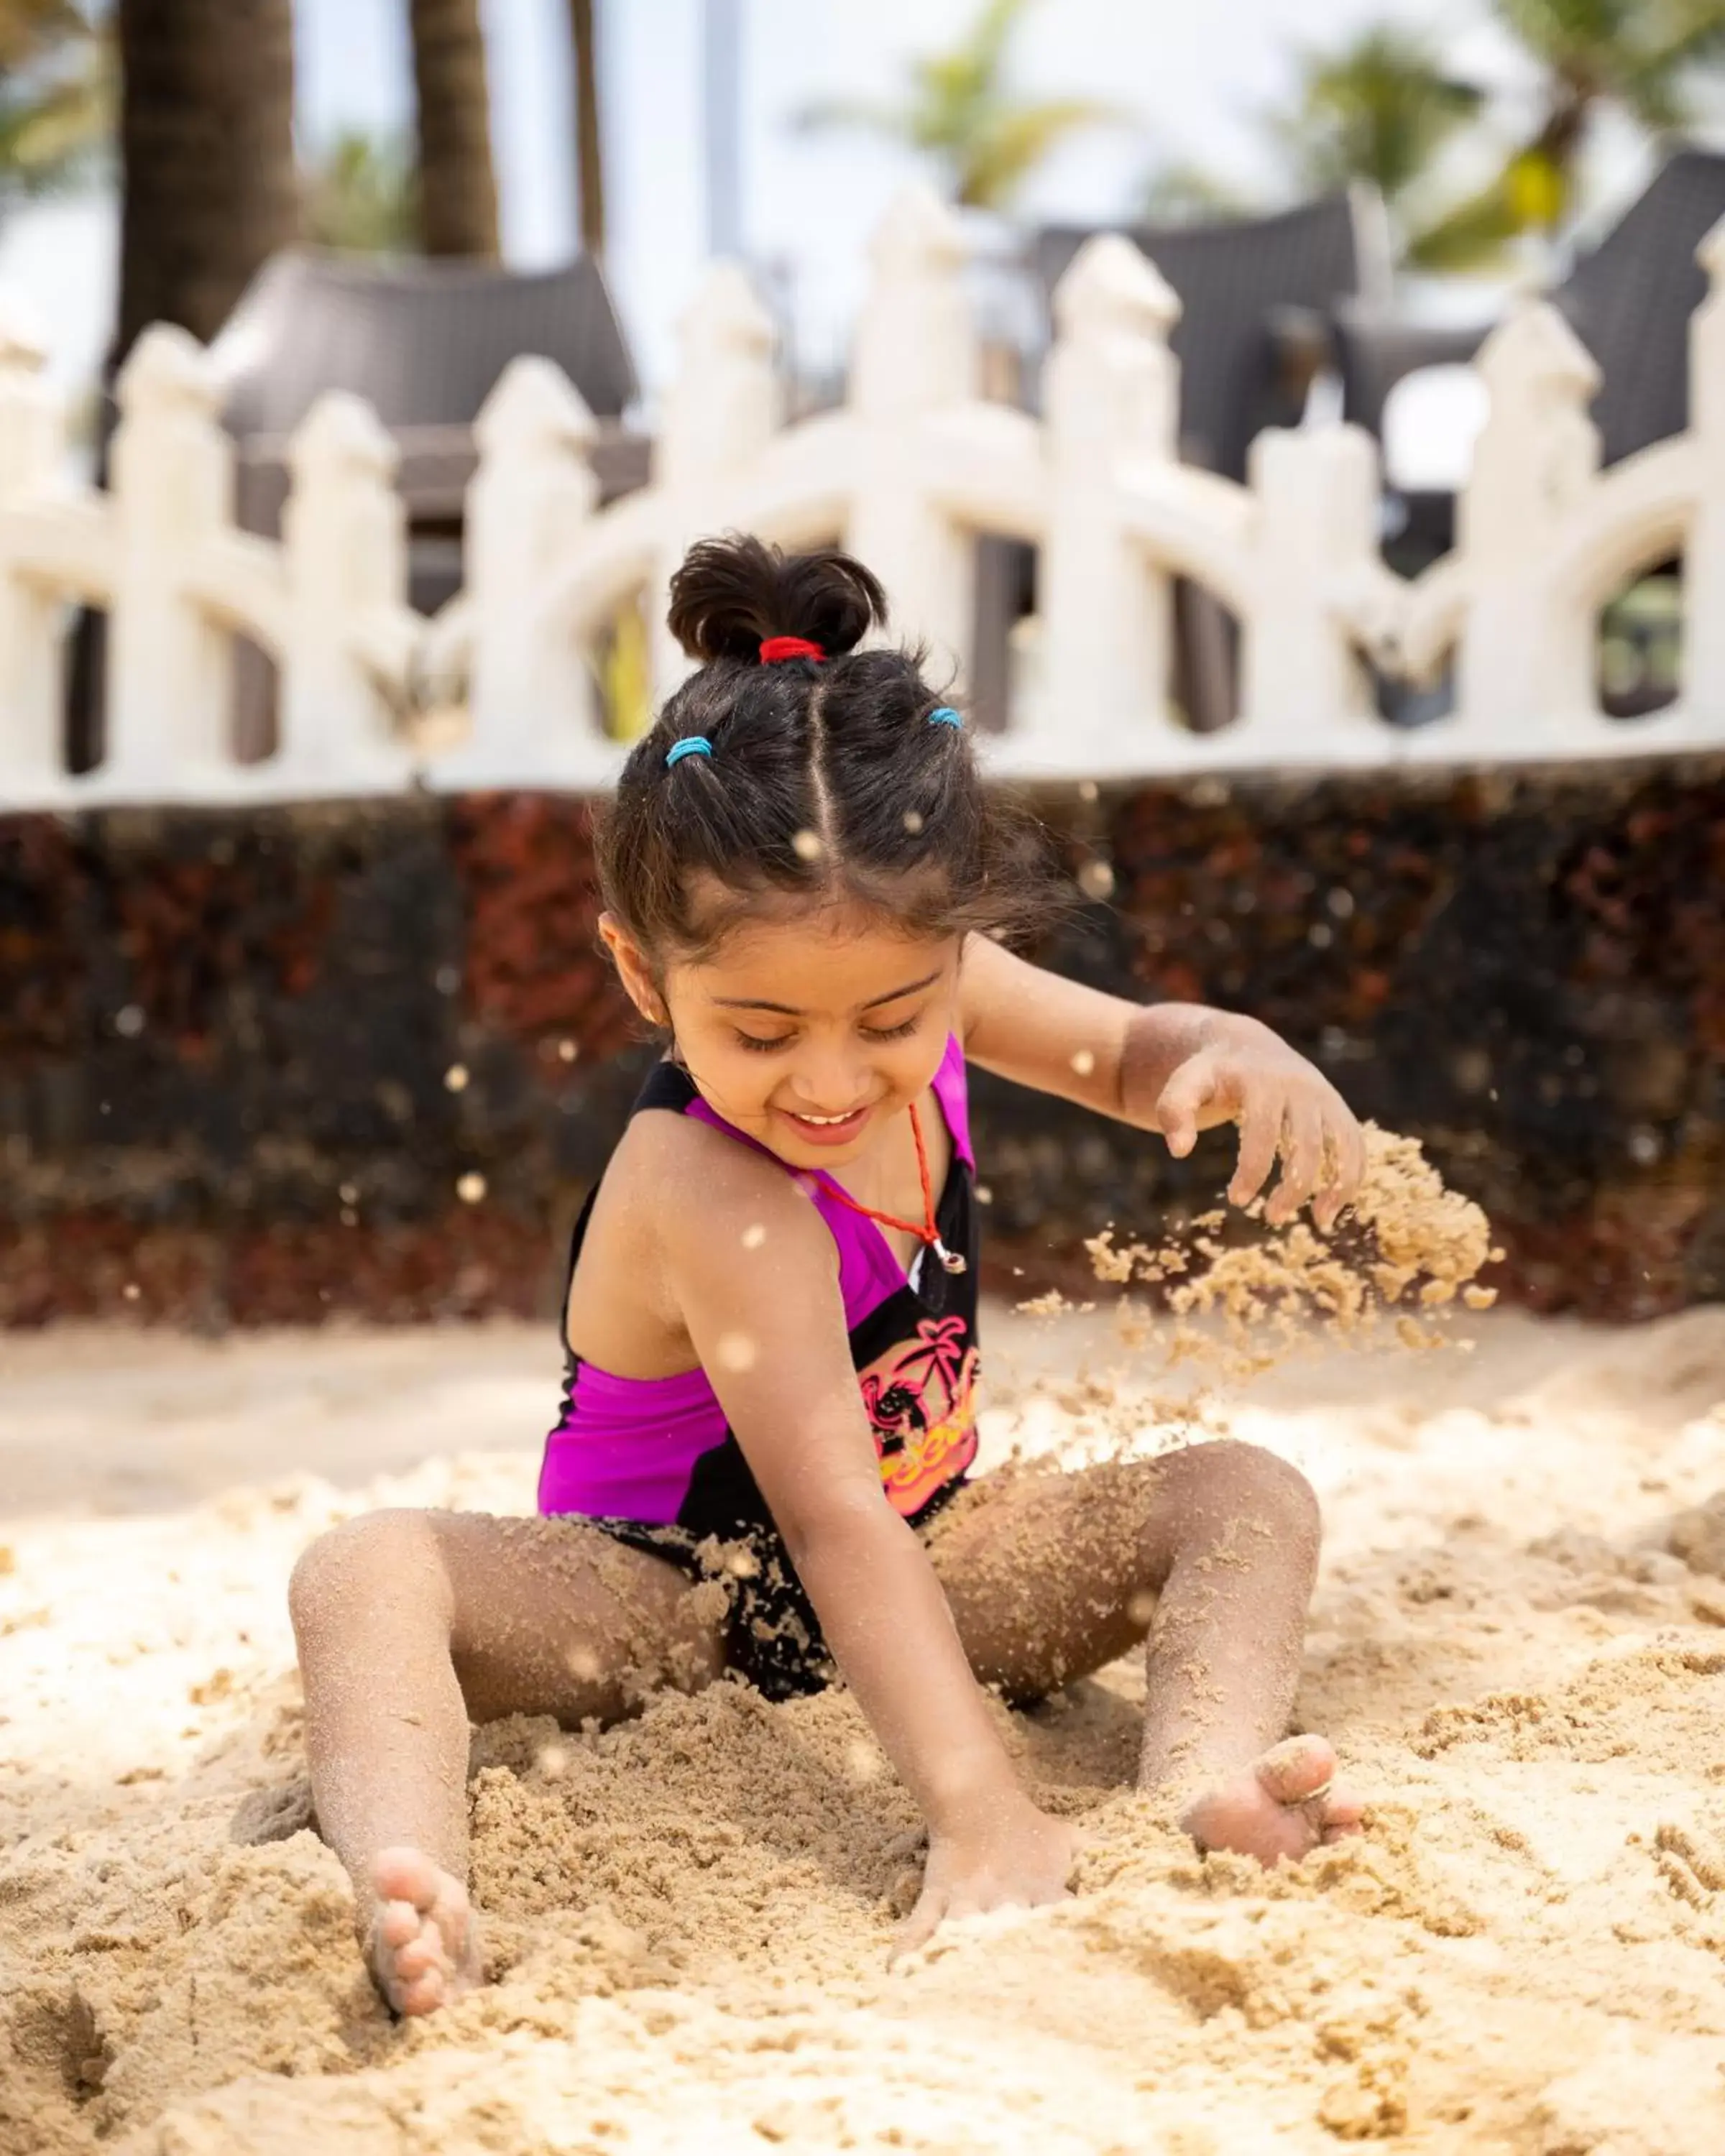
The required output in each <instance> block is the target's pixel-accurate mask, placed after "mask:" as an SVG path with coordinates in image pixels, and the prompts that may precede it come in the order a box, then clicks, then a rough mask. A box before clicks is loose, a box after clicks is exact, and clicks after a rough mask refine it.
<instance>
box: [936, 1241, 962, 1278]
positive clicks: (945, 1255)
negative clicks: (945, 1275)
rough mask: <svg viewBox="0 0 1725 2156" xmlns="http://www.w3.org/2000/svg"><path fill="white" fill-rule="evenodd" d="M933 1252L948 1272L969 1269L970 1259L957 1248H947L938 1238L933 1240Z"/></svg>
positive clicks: (960, 1271)
mask: <svg viewBox="0 0 1725 2156" xmlns="http://www.w3.org/2000/svg"><path fill="white" fill-rule="evenodd" d="M934 1254H935V1255H936V1257H937V1258H938V1259H939V1260H940V1261H941V1263H942V1265H944V1266H945V1267H946V1269H947V1271H948V1272H949V1273H968V1271H969V1270H970V1260H968V1258H966V1257H964V1256H963V1255H961V1254H960V1253H959V1252H958V1251H957V1250H948V1249H947V1246H946V1245H945V1244H944V1243H942V1242H941V1241H940V1240H938V1239H937V1240H936V1242H935V1245H934Z"/></svg>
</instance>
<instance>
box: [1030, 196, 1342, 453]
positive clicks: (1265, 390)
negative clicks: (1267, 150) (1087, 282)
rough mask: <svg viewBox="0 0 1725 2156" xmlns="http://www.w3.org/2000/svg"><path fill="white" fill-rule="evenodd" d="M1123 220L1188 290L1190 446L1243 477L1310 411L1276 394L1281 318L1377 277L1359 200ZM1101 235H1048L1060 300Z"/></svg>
mask: <svg viewBox="0 0 1725 2156" xmlns="http://www.w3.org/2000/svg"><path fill="white" fill-rule="evenodd" d="M1122 229H1124V230H1125V231H1126V234H1127V237H1128V238H1129V239H1132V240H1134V241H1135V242H1136V243H1137V245H1138V246H1139V247H1140V248H1142V249H1143V251H1144V253H1145V254H1147V255H1148V256H1149V257H1150V259H1151V260H1152V261H1153V263H1154V264H1156V266H1157V268H1158V269H1159V270H1160V271H1161V272H1162V274H1163V276H1164V277H1166V278H1167V280H1168V283H1169V284H1170V285H1173V289H1174V290H1175V291H1176V292H1177V293H1178V295H1179V297H1180V303H1181V308H1182V313H1181V316H1180V321H1179V323H1178V326H1177V328H1176V329H1175V331H1174V334H1173V348H1174V351H1175V352H1176V353H1177V354H1178V357H1179V360H1180V431H1181V435H1182V438H1183V447H1184V449H1185V453H1186V454H1188V455H1189V457H1191V458H1192V459H1194V460H1195V461H1197V462H1199V463H1201V464H1204V465H1209V467H1210V468H1211V469H1212V470H1216V471H1220V472H1226V473H1228V474H1230V475H1231V476H1233V477H1234V478H1236V479H1240V478H1243V477H1244V476H1245V460H1246V450H1247V448H1248V446H1249V445H1250V442H1251V439H1252V437H1253V436H1254V435H1255V434H1257V433H1258V432H1259V431H1260V429H1262V428H1264V427H1266V426H1269V425H1275V424H1277V423H1281V424H1286V423H1288V421H1289V420H1290V419H1291V418H1296V417H1297V416H1298V415H1297V413H1289V412H1288V411H1287V410H1286V408H1285V406H1284V401H1283V400H1282V399H1280V398H1278V397H1277V394H1276V372H1277V369H1276V349H1275V341H1274V337H1273V335H1272V322H1273V321H1274V318H1275V317H1276V316H1278V315H1279V314H1285V313H1286V311H1289V310H1301V309H1309V310H1312V311H1316V312H1318V313H1321V314H1327V313H1328V311H1330V309H1331V308H1332V307H1333V306H1334V305H1336V304H1337V302H1338V301H1339V300H1343V299H1345V298H1348V296H1350V295H1353V294H1354V293H1356V292H1358V290H1360V287H1361V285H1362V284H1363V283H1364V284H1367V285H1370V284H1372V283H1373V282H1375V281H1376V280H1375V277H1374V275H1373V266H1374V265H1373V264H1372V263H1371V262H1370V261H1369V260H1368V259H1367V258H1368V253H1369V249H1368V247H1367V246H1366V245H1364V244H1363V240H1362V233H1361V227H1360V213H1359V210H1358V207H1357V205H1356V203H1355V201H1354V200H1353V198H1351V197H1349V196H1348V195H1347V194H1337V195H1331V196H1327V197H1325V198H1323V199H1322V200H1321V201H1318V202H1314V203H1306V204H1304V205H1302V206H1301V208H1298V209H1293V210H1289V211H1286V213H1284V214H1282V215H1281V216H1279V217H1268V218H1243V219H1239V220H1230V221H1229V222H1227V223H1215V224H1186V225H1168V226H1158V225H1132V226H1127V227H1124V228H1122ZM1090 238H1091V228H1083V229H1078V228H1072V227H1070V226H1055V227H1052V228H1050V229H1048V230H1046V231H1044V232H1041V233H1040V234H1038V235H1037V239H1036V254H1035V260H1036V269H1037V273H1038V275H1039V276H1040V280H1041V282H1042V285H1043V288H1044V290H1045V293H1046V294H1047V295H1049V296H1050V298H1051V297H1052V295H1053V291H1054V288H1055V285H1056V284H1057V283H1058V282H1059V281H1060V278H1061V277H1062V276H1063V275H1065V270H1066V269H1067V267H1068V265H1069V264H1070V262H1071V260H1072V258H1073V256H1074V255H1075V254H1076V253H1077V251H1078V249H1079V248H1080V247H1081V246H1082V244H1084V242H1085V241H1086V239H1090Z"/></svg>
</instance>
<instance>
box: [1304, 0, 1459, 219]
mask: <svg viewBox="0 0 1725 2156" xmlns="http://www.w3.org/2000/svg"><path fill="white" fill-rule="evenodd" d="M1296 64H1297V69H1298V77H1297V88H1296V94H1295V102H1294V105H1293V108H1292V110H1291V111H1289V112H1287V113H1286V114H1283V115H1272V116H1271V121H1270V128H1271V135H1272V136H1273V137H1274V138H1275V139H1276V140H1277V141H1279V143H1280V145H1281V151H1282V155H1283V158H1284V161H1285V162H1286V167H1287V169H1288V171H1289V172H1290V173H1291V176H1292V178H1293V180H1294V182H1295V184H1296V186H1298V187H1301V188H1302V189H1304V190H1307V192H1309V193H1314V194H1322V193H1327V192H1328V191H1329V190H1330V189H1331V188H1333V187H1343V186H1345V185H1346V184H1347V183H1348V182H1349V181H1350V180H1368V181H1369V182H1371V183H1372V184H1373V186H1374V187H1376V188H1377V190H1378V193H1379V194H1381V195H1382V196H1383V198H1384V201H1385V203H1387V204H1389V207H1390V208H1391V209H1392V210H1393V209H1394V208H1397V206H1398V205H1399V204H1400V203H1401V202H1402V201H1403V199H1404V197H1406V196H1407V195H1409V193H1413V192H1414V191H1415V190H1417V188H1418V187H1419V186H1420V182H1422V181H1424V180H1425V179H1426V178H1427V177H1429V175H1430V172H1431V168H1432V167H1433V166H1434V165H1435V163H1436V162H1437V160H1438V158H1439V157H1440V155H1441V154H1442V152H1443V151H1445V149H1447V148H1448V146H1449V145H1450V141H1451V139H1452V137H1453V136H1455V133H1456V132H1457V131H1458V130H1459V129H1460V128H1461V127H1462V126H1465V125H1466V123H1467V122H1468V121H1471V120H1472V119H1473V118H1474V117H1475V116H1476V115H1477V113H1478V111H1479V110H1480V107H1481V105H1482V104H1483V102H1484V95H1483V93H1482V92H1481V90H1478V89H1477V88H1476V86H1475V85H1473V84H1471V83H1466V82H1461V81H1459V80H1457V79H1456V78H1455V76H1454V75H1453V74H1450V71H1449V70H1448V69H1446V68H1445V66H1444V64H1443V62H1442V60H1441V59H1440V55H1439V54H1438V52H1437V50H1436V48H1435V46H1434V45H1433V44H1432V43H1431V41H1430V39H1429V38H1426V37H1425V36H1423V35H1421V34H1420V33H1418V32H1415V31H1410V30H1406V29H1404V28H1401V27H1400V26H1399V24H1395V23H1382V24H1379V25H1378V26H1376V27H1374V28H1369V29H1367V30H1364V31H1362V32H1361V33H1359V35H1358V36H1357V37H1356V38H1353V41H1352V42H1351V43H1350V44H1345V45H1343V46H1342V47H1341V48H1340V49H1337V50H1336V51H1333V52H1328V53H1324V52H1318V51H1315V50H1313V49H1311V48H1309V47H1308V48H1307V49H1304V50H1302V51H1301V53H1300V54H1299V56H1298V59H1297V63H1296Z"/></svg>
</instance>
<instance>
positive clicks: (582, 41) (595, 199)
mask: <svg viewBox="0 0 1725 2156" xmlns="http://www.w3.org/2000/svg"><path fill="white" fill-rule="evenodd" d="M569 42H570V46H571V49H572V53H573V56H574V63H575V164H576V181H577V185H578V187H579V190H580V203H581V249H582V252H583V254H590V255H592V256H593V259H594V260H595V261H598V260H599V259H601V258H602V257H603V254H604V252H605V162H604V157H603V145H602V143H601V141H600V140H599V54H598V38H597V34H596V33H595V30H594V28H593V0H569Z"/></svg>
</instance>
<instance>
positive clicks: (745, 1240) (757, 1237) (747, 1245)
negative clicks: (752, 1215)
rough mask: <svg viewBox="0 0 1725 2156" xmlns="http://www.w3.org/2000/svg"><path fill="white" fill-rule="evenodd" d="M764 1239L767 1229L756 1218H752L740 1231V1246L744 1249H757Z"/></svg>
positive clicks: (765, 1238)
mask: <svg viewBox="0 0 1725 2156" xmlns="http://www.w3.org/2000/svg"><path fill="white" fill-rule="evenodd" d="M766 1240H767V1230H766V1229H765V1228H764V1227H763V1226H762V1224H761V1223H760V1222H759V1221H758V1220H752V1221H751V1222H750V1223H749V1224H748V1226H747V1228H745V1229H743V1231H742V1247H743V1248H744V1250H759V1249H760V1247H761V1245H762V1243H764V1242H765V1241H766Z"/></svg>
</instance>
